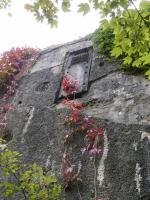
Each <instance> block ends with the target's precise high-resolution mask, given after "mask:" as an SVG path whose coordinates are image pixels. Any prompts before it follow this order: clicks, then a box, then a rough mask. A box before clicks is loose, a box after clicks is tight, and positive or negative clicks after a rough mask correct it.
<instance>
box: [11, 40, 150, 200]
mask: <svg viewBox="0 0 150 200" xmlns="http://www.w3.org/2000/svg"><path fill="white" fill-rule="evenodd" d="M89 46H91V42H90V41H87V40H84V39H83V40H81V41H75V42H73V43H70V44H66V45H63V46H59V47H57V48H54V49H50V50H45V51H44V52H43V53H42V54H41V56H40V57H39V59H38V61H37V63H36V64H35V65H34V66H33V67H32V69H31V71H30V73H29V74H28V75H26V76H25V77H24V78H22V80H21V81H20V83H19V87H18V89H17V92H16V95H15V96H14V98H13V104H14V105H15V106H16V109H15V110H14V111H13V112H12V113H11V114H10V115H9V123H8V126H9V128H10V129H11V130H12V132H13V139H12V141H11V144H13V145H14V146H15V149H17V150H20V151H22V152H23V153H24V160H25V162H38V163H39V164H41V165H43V166H48V167H49V168H51V171H52V172H53V173H54V174H56V175H57V176H58V177H59V178H60V179H61V178H62V173H61V170H62V154H63V151H64V144H63V141H64V139H63V138H64V135H65V131H66V128H65V126H64V113H65V112H66V108H65V107H63V105H62V104H61V103H58V102H57V103H56V98H57V97H58V93H59V89H60V82H61V79H62V76H63V73H62V72H63V65H64V59H65V55H66V52H68V51H71V50H72V49H79V48H80V49H81V48H85V47H89ZM79 100H80V101H89V104H88V105H87V106H86V109H85V110H84V112H85V114H87V115H89V116H92V117H94V118H95V120H96V121H97V123H99V124H101V123H103V124H105V127H106V132H105V135H104V140H103V144H102V146H103V151H102V154H101V155H100V156H99V157H98V158H97V160H96V172H97V173H96V184H97V193H98V196H99V197H101V198H104V199H105V200H106V199H107V200H139V199H143V200H146V199H147V200H148V199H150V155H149V150H150V82H149V81H147V80H146V79H145V78H144V77H140V76H133V75H127V74H124V73H122V72H121V71H119V70H118V68H117V67H116V66H115V65H112V64H111V63H104V64H102V65H99V60H97V59H96V54H95V53H94V54H93V63H92V66H91V71H90V76H89V83H88V91H87V92H86V93H83V94H82V95H81V98H80V99H79ZM91 102H94V103H91ZM82 143H83V138H82V137H79V136H77V137H76V138H75V141H74V142H73V143H72V145H70V146H69V147H68V151H69V153H70V156H71V161H72V163H73V164H74V165H75V169H76V170H78V168H81V172H80V173H81V175H80V176H81V178H82V180H83V181H82V184H81V185H80V191H81V194H82V200H92V199H93V198H94V185H93V179H94V168H93V159H92V158H91V159H89V157H88V156H82V153H81V146H82ZM66 194H67V199H68V200H77V199H79V196H78V192H77V188H76V187H73V188H72V189H71V190H69V191H67V193H66ZM16 200H20V199H17V197H16Z"/></svg>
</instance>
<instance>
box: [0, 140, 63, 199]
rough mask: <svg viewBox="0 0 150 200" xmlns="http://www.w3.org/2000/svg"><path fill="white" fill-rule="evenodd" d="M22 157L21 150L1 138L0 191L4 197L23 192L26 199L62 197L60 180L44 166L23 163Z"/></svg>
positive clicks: (14, 195)
mask: <svg viewBox="0 0 150 200" xmlns="http://www.w3.org/2000/svg"><path fill="white" fill-rule="evenodd" d="M21 157H22V155H21V154H20V153H19V152H17V151H13V150H11V149H10V148H9V147H8V146H7V145H6V144H5V143H4V141H3V140H1V139H0V171H1V177H0V191H1V192H2V194H3V197H8V198H11V197H16V196H17V195H19V194H22V198H23V199H25V200H37V199H40V200H58V199H61V198H60V196H61V192H62V187H61V185H60V184H59V183H58V180H57V179H56V178H55V177H52V176H49V175H47V174H45V171H44V170H43V168H42V167H41V166H38V165H37V164H35V163H34V164H32V165H27V164H26V165H25V164H23V163H22V162H21V161H20V159H21ZM18 197H19V198H20V196H18ZM18 197H17V198H18ZM22 198H21V199H22Z"/></svg>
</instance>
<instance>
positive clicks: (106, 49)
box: [92, 26, 114, 57]
mask: <svg viewBox="0 0 150 200" xmlns="http://www.w3.org/2000/svg"><path fill="white" fill-rule="evenodd" d="M92 40H93V42H94V43H95V44H96V45H95V46H96V50H97V51H98V52H99V53H101V54H103V55H106V56H108V57H110V53H111V50H112V49H113V41H114V34H113V31H112V29H111V28H110V27H108V28H106V29H104V28H103V27H102V26H100V27H99V28H98V29H97V30H96V31H95V32H94V34H93V36H92Z"/></svg>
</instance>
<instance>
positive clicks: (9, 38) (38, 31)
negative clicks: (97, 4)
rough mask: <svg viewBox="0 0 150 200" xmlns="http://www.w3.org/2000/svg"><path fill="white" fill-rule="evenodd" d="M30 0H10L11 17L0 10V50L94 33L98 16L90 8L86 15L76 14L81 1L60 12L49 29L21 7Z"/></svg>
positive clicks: (60, 41) (43, 46)
mask: <svg viewBox="0 0 150 200" xmlns="http://www.w3.org/2000/svg"><path fill="white" fill-rule="evenodd" d="M27 1H28V2H30V1H29V0H21V1H16V0H12V7H11V9H10V11H11V12H12V17H9V16H8V15H7V11H1V10H0V25H1V31H0V53H2V52H3V51H6V50H9V49H10V48H12V47H22V46H31V47H39V48H46V47H48V46H51V45H54V44H58V43H65V42H68V41H72V40H74V39H79V38H80V37H83V36H85V35H87V34H89V33H91V32H93V31H94V30H95V29H96V28H97V27H98V25H99V21H100V15H99V13H98V12H96V11H91V12H90V13H89V14H87V15H86V16H82V14H81V13H77V9H78V8H77V5H78V4H79V3H82V2H83V0H75V1H74V2H73V5H72V11H71V12H69V13H63V12H60V13H59V25H58V28H56V29H51V27H50V25H48V24H47V23H46V22H44V23H38V22H37V21H36V20H35V18H34V16H33V15H32V14H31V13H30V12H27V11H26V10H25V9H24V3H26V2H27Z"/></svg>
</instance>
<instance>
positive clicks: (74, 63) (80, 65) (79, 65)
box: [58, 47, 93, 99]
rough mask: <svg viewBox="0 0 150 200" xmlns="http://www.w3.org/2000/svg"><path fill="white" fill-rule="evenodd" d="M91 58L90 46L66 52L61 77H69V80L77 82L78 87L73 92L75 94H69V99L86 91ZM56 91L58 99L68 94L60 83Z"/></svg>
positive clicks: (91, 50) (78, 96)
mask: <svg viewBox="0 0 150 200" xmlns="http://www.w3.org/2000/svg"><path fill="white" fill-rule="evenodd" d="M92 59H93V49H92V48H91V47H89V48H83V49H79V50H76V51H71V52H70V53H67V55H66V57H65V62H64V63H65V64H64V66H63V68H64V74H63V77H62V79H63V78H64V77H70V78H71V80H74V81H76V82H77V87H78V91H77V92H76V93H75V95H70V96H69V98H70V99H74V98H76V99H77V98H81V96H82V94H83V93H85V92H87V91H88V83H89V74H90V68H91V64H92ZM58 93H59V94H58V99H62V98H64V97H66V96H68V95H67V94H66V93H65V92H64V90H63V89H62V86H61V85H60V90H59V92H58Z"/></svg>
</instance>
